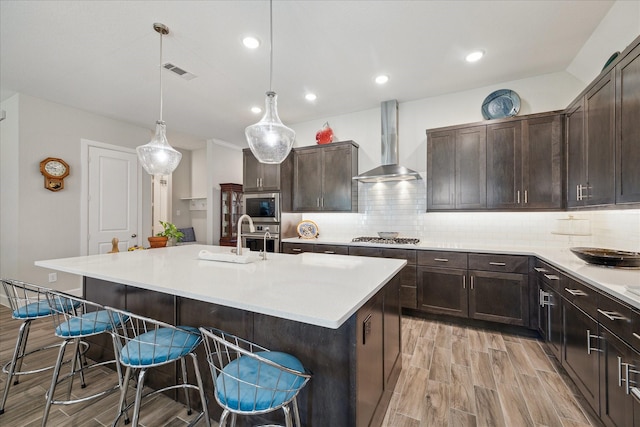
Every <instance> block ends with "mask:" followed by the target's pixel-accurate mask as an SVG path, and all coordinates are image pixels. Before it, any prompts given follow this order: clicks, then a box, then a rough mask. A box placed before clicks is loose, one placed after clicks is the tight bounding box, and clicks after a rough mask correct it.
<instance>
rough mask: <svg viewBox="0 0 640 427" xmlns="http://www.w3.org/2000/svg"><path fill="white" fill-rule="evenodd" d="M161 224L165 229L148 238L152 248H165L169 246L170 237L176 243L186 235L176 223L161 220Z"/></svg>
mask: <svg viewBox="0 0 640 427" xmlns="http://www.w3.org/2000/svg"><path fill="white" fill-rule="evenodd" d="M160 225H162V228H163V230H162V231H161V232H159V233H158V234H156V235H155V236H152V237H148V238H147V239H148V240H149V244H150V245H151V247H152V248H163V247H165V246H167V242H168V241H169V239H171V240H172V241H173V242H174V243H175V242H179V241H181V240H182V238H183V237H184V233H183V232H182V231H180V230H178V228H177V227H176V226H175V224H172V223H170V222H167V221H160Z"/></svg>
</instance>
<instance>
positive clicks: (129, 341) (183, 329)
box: [105, 307, 211, 427]
mask: <svg viewBox="0 0 640 427" xmlns="http://www.w3.org/2000/svg"><path fill="white" fill-rule="evenodd" d="M105 309H106V310H107V312H108V313H109V318H110V319H111V322H112V324H113V329H114V331H116V332H115V334H116V336H117V339H116V343H115V345H116V348H117V353H116V354H117V355H118V356H117V357H118V360H119V361H120V363H121V364H122V365H123V366H126V368H127V369H126V372H125V375H124V383H123V386H122V391H121V393H120V404H119V411H120V412H119V414H118V415H117V416H116V419H115V420H114V422H113V426H116V425H117V424H118V421H119V419H120V417H122V415H123V414H126V413H127V410H128V409H129V408H130V407H131V406H133V407H134V409H133V423H132V426H133V427H136V426H137V425H138V420H139V418H140V406H141V403H142V400H143V399H144V398H146V397H149V396H152V395H155V394H157V393H161V392H164V391H166V390H172V389H177V388H182V389H184V392H185V398H186V402H187V413H188V414H189V415H191V413H192V411H191V402H190V400H189V390H188V389H190V388H191V389H196V390H198V392H199V393H200V400H201V402H202V412H200V413H199V414H198V416H197V417H196V418H195V419H194V420H193V421H192V422H191V424H190V425H194V424H196V423H197V422H198V421H199V420H200V418H202V417H204V419H205V421H206V425H207V426H209V427H210V426H211V421H210V419H209V410H208V409H207V400H206V397H205V394H204V387H203V385H202V377H201V376H200V370H199V368H198V359H197V356H196V354H195V350H196V348H197V347H198V345H200V343H201V342H202V337H201V335H200V332H199V331H198V329H196V328H193V327H190V326H173V325H169V324H167V323H164V322H160V321H157V320H153V319H149V318H147V317H143V316H140V315H137V314H133V313H131V312H128V311H124V310H118V309H115V308H111V307H105ZM118 324H122V328H117V329H116V328H115V326H116V325H118ZM186 356H190V357H191V360H192V361H193V369H194V371H195V374H196V381H197V385H195V384H189V382H188V378H187V365H186V362H185V357H186ZM178 360H180V365H181V369H182V381H183V382H182V384H175V385H170V386H167V387H165V388H162V389H160V390H154V391H151V392H148V393H146V394H144V393H143V388H144V381H145V377H146V374H147V371H148V370H149V369H150V368H153V367H157V366H161V365H166V364H168V363H172V362H176V361H178ZM132 369H139V370H140V372H139V374H138V383H137V388H136V397H135V402H134V403H132V404H129V405H127V402H126V394H127V388H128V383H129V378H130V376H131V370H132ZM125 423H126V421H125Z"/></svg>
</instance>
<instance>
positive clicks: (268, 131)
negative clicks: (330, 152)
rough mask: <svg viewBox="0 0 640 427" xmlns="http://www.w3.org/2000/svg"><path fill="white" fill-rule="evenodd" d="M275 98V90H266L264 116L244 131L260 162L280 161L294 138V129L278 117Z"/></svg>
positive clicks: (252, 150)
mask: <svg viewBox="0 0 640 427" xmlns="http://www.w3.org/2000/svg"><path fill="white" fill-rule="evenodd" d="M277 99H278V95H276V93H275V92H272V91H269V92H267V96H266V99H265V113H264V116H262V119H260V121H259V122H258V123H256V124H254V125H251V126H247V128H246V129H245V131H244V134H245V136H246V137H247V142H248V143H249V148H251V152H252V153H253V155H254V156H255V157H256V159H258V161H259V162H260V163H271V164H278V163H282V162H283V161H284V159H286V158H287V156H288V155H289V152H290V151H291V147H293V141H294V139H295V138H296V133H295V132H294V130H293V129H291V128H288V127H286V126H285V125H283V124H282V122H281V121H280V117H278V110H277Z"/></svg>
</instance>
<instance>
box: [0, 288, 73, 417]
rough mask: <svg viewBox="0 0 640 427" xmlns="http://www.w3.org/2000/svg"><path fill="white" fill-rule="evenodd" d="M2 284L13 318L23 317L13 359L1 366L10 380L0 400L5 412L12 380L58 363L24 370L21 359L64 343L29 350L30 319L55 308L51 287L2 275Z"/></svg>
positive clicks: (37, 317) (38, 317)
mask: <svg viewBox="0 0 640 427" xmlns="http://www.w3.org/2000/svg"><path fill="white" fill-rule="evenodd" d="M2 287H3V288H4V293H5V294H6V295H7V298H8V300H9V306H10V308H11V318H12V319H15V320H22V325H20V330H19V332H18V339H17V340H16V346H15V349H14V351H13V357H12V358H11V361H10V362H8V363H6V364H5V365H4V366H3V367H2V372H4V373H5V374H7V383H6V384H5V386H4V394H3V395H2V402H1V403H0V415H1V414H4V407H5V404H6V403H7V397H8V396H9V389H10V387H11V385H12V383H13V385H18V384H19V382H20V379H19V376H20V375H29V374H35V373H39V372H44V371H47V370H49V369H53V368H54V367H55V365H49V366H45V367H42V368H39V369H31V370H27V371H21V369H22V361H23V360H24V359H25V358H26V357H27V356H29V355H31V354H34V353H37V352H39V351H43V350H48V349H52V348H56V347H60V346H61V343H58V344H52V345H48V346H45V347H40V348H36V349H33V350H30V351H27V339H28V338H29V330H30V328H31V322H33V321H34V320H36V319H44V318H47V317H51V316H52V315H53V311H52V310H51V306H50V305H49V302H48V301H47V297H46V295H47V291H48V289H47V288H44V287H41V286H38V285H34V284H31V283H26V282H21V281H19V280H11V279H2ZM67 308H69V307H67ZM67 362H68V360H67Z"/></svg>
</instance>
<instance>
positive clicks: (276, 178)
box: [260, 163, 280, 191]
mask: <svg viewBox="0 0 640 427" xmlns="http://www.w3.org/2000/svg"><path fill="white" fill-rule="evenodd" d="M261 166H262V176H261V178H262V180H261V181H260V184H261V188H260V189H261V190H262V191H278V190H280V165H272V164H265V163H263V164H261Z"/></svg>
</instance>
